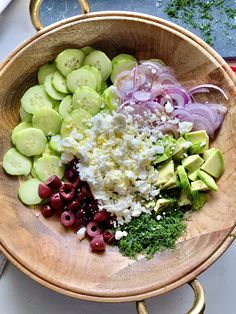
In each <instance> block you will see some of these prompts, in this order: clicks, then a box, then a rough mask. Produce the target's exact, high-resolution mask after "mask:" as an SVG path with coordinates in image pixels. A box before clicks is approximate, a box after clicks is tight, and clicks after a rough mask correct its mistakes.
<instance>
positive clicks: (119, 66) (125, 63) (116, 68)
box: [110, 60, 136, 83]
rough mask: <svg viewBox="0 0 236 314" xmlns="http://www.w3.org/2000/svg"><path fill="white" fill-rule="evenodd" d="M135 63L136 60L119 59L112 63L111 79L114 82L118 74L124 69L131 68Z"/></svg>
mask: <svg viewBox="0 0 236 314" xmlns="http://www.w3.org/2000/svg"><path fill="white" fill-rule="evenodd" d="M135 65H136V61H132V60H120V61H117V62H115V63H113V64H112V72H111V77H110V79H111V81H112V83H114V81H115V79H116V77H117V75H118V74H120V73H121V72H124V71H129V70H132V69H133V68H134V67H135Z"/></svg>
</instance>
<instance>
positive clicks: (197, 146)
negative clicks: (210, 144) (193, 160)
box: [188, 140, 207, 155]
mask: <svg viewBox="0 0 236 314" xmlns="http://www.w3.org/2000/svg"><path fill="white" fill-rule="evenodd" d="M206 143H207V142H206V140H204V141H198V142H196V143H194V144H193V145H192V146H191V147H190V148H189V149H188V153H189V155H193V154H199V153H201V152H202V147H204V146H206Z"/></svg>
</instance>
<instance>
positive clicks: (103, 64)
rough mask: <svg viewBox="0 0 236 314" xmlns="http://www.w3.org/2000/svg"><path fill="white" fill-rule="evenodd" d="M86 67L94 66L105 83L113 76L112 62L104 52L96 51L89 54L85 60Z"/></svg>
mask: <svg viewBox="0 0 236 314" xmlns="http://www.w3.org/2000/svg"><path fill="white" fill-rule="evenodd" d="M84 65H92V66H94V67H95V68H97V69H98V71H100V72H101V75H102V79H103V80H104V81H105V80H107V79H108V77H109V76H110V74H111V70H112V65H111V60H110V59H109V58H108V57H107V56H106V55H105V53H104V52H102V51H99V50H95V51H93V52H91V53H90V54H88V55H87V56H86V57H85V59H84Z"/></svg>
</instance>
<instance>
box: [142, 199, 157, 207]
mask: <svg viewBox="0 0 236 314" xmlns="http://www.w3.org/2000/svg"><path fill="white" fill-rule="evenodd" d="M143 205H144V207H146V208H147V209H150V208H154V207H155V205H156V202H155V201H154V200H153V201H149V202H145V203H144V204H143Z"/></svg>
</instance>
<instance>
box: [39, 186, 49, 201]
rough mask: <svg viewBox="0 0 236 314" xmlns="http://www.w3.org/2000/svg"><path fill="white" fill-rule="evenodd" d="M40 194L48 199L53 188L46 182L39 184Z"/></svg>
mask: <svg viewBox="0 0 236 314" xmlns="http://www.w3.org/2000/svg"><path fill="white" fill-rule="evenodd" d="M38 194H39V197H41V198H42V199H47V198H49V197H50V196H51V194H52V189H50V187H49V186H47V185H45V184H39V189H38Z"/></svg>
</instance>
